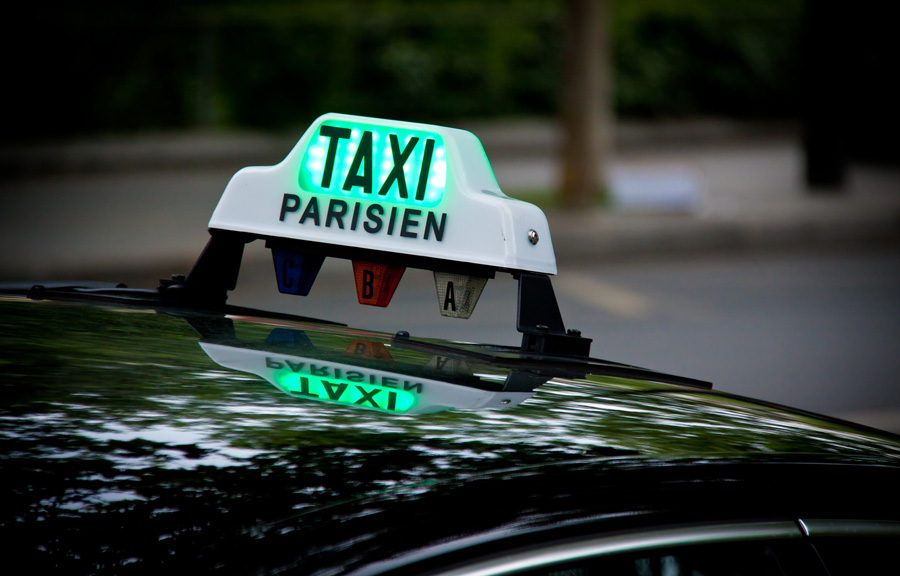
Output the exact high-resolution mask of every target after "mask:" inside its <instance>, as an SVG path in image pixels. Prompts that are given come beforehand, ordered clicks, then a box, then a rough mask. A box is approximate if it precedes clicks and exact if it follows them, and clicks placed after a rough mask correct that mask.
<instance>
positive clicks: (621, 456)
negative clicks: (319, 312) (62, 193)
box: [0, 298, 900, 573]
mask: <svg viewBox="0 0 900 576" xmlns="http://www.w3.org/2000/svg"><path fill="white" fill-rule="evenodd" d="M0 340H2V342H0V350H2V352H0V361H2V366H3V389H4V397H5V402H4V408H3V415H2V425H0V432H2V442H3V444H4V447H3V450H0V453H2V456H0V461H2V462H3V465H2V468H3V469H2V470H0V475H2V477H3V478H4V484H5V488H6V493H7V494H8V495H10V496H9V497H8V498H7V502H6V503H5V504H4V512H3V531H4V532H6V536H9V537H10V538H13V539H14V540H16V541H22V542H24V543H26V544H30V545H34V544H35V542H40V541H41V540H42V539H43V538H44V536H43V535H44V534H47V533H50V534H53V535H55V536H54V537H55V538H57V540H58V542H63V543H64V546H62V549H63V551H61V552H58V554H62V555H63V556H64V558H63V557H60V556H57V557H56V558H55V559H54V561H59V562H61V565H66V566H74V567H81V568H90V569H102V568H115V569H118V568H122V567H123V566H127V565H128V564H127V562H126V563H124V564H123V562H125V561H126V560H127V559H128V558H131V557H134V558H136V559H140V560H136V561H135V562H138V563H139V564H141V565H143V566H145V567H146V566H149V565H153V566H158V565H159V562H160V561H161V559H162V558H165V557H167V556H166V555H167V554H170V553H172V552H173V551H174V552H178V551H181V552H182V558H184V555H185V554H186V555H187V556H189V557H190V558H193V559H194V560H192V561H191V562H196V564H197V566H198V567H202V568H206V569H209V568H212V567H216V566H218V565H219V564H223V563H224V564H223V565H226V564H230V565H231V567H234V566H235V563H236V562H237V563H238V564H237V565H239V566H240V565H242V564H240V562H244V561H246V562H248V563H249V564H247V566H248V567H249V566H251V565H255V564H254V562H256V563H258V562H260V561H261V560H260V558H259V555H260V554H271V562H272V563H271V566H280V567H283V566H294V567H302V570H303V571H304V572H309V573H311V572H313V570H311V569H309V568H311V567H315V569H316V570H320V569H321V570H322V571H323V573H330V572H340V571H342V570H344V569H348V568H352V567H354V566H358V565H361V564H362V563H363V562H369V561H372V560H374V559H384V558H388V557H391V556H393V555H396V554H399V553H402V552H404V551H408V550H411V549H415V548H418V547H421V546H426V545H429V544H434V543H437V542H441V541H444V540H446V539H448V538H451V537H460V536H463V535H471V534H484V533H496V532H497V531H500V532H504V533H505V532H517V531H521V530H522V529H524V527H530V528H533V527H541V526H543V527H546V526H551V525H555V523H558V522H562V521H565V522H571V521H575V520H578V519H579V518H581V521H583V519H584V518H583V517H584V516H589V517H596V518H603V517H607V516H610V517H619V516H621V515H623V514H625V515H626V516H628V517H635V515H637V516H640V515H641V514H644V513H651V512H652V513H662V512H664V510H665V509H667V508H669V509H681V508H683V507H684V505H685V504H686V503H685V502H681V503H678V500H679V499H680V498H684V497H685V496H684V494H681V492H683V491H688V489H689V488H690V487H691V486H694V485H698V484H702V485H705V486H707V488H706V490H707V491H706V492H705V494H708V497H709V498H713V499H717V501H718V502H719V503H721V502H722V501H723V499H728V498H731V497H733V496H735V493H733V492H732V490H736V488H735V487H736V486H739V485H740V486H745V487H747V486H754V487H755V488H753V492H754V493H755V494H757V496H756V497H752V498H751V497H748V496H747V493H749V492H747V493H741V495H740V498H743V499H744V502H743V503H742V504H740V505H738V504H736V503H735V502H732V503H731V504H729V506H730V509H731V510H732V511H734V510H735V507H738V508H743V509H744V512H743V513H745V514H750V513H751V510H750V508H753V507H754V506H757V505H758V504H759V502H760V501H764V500H765V499H764V498H762V497H761V496H759V495H760V494H764V493H765V494H769V495H770V496H771V494H772V493H773V491H774V492H779V491H780V494H781V496H779V497H778V498H774V499H773V498H769V499H768V500H767V501H768V502H769V506H770V509H771V510H775V509H776V508H777V507H776V506H775V505H774V502H776V501H778V502H782V503H784V502H785V501H786V500H787V496H788V495H793V498H794V499H793V500H792V502H794V505H795V506H796V507H799V508H802V507H803V506H807V508H809V509H811V508H810V507H811V506H812V503H811V501H810V500H809V495H808V490H806V491H805V490H804V489H803V485H804V483H805V482H808V481H809V480H810V478H811V477H820V476H821V472H820V471H819V469H818V467H821V466H826V467H829V470H833V471H834V472H833V473H832V476H831V480H829V482H832V483H833V482H835V481H836V479H838V478H843V479H848V478H856V480H855V481H854V482H856V483H859V482H862V481H867V482H870V483H872V484H871V485H872V486H874V487H875V489H873V492H872V493H873V494H874V493H877V488H878V486H879V485H882V484H883V485H887V484H889V483H890V482H893V481H895V480H896V474H897V470H898V469H900V466H898V464H900V442H898V441H897V439H896V437H893V436H891V435H888V434H882V433H878V432H877V431H873V430H867V429H861V428H858V427H854V426H852V425H849V424H846V423H841V422H837V421H834V420H830V419H825V418H821V417H817V416H815V415H811V414H806V413H800V412H796V411H791V410H789V409H787V408H783V407H776V406H770V405H764V404H760V403H757V402H753V401H751V400H748V399H745V398H739V397H735V396H730V395H727V394H722V393H718V392H714V391H710V390H707V389H703V388H698V387H692V386H687V385H679V384H672V383H666V382H659V381H654V380H653V378H652V377H649V376H648V377H647V378H644V379H639V378H637V377H635V376H634V375H632V376H631V377H623V376H621V375H610V374H611V373H612V374H615V371H614V370H613V372H610V371H609V370H608V369H614V368H616V367H615V366H607V365H604V364H603V363H600V362H594V363H580V364H577V365H572V364H571V363H568V364H567V363H565V362H537V361H533V360H532V361H525V360H522V359H521V358H518V359H517V358H516V356H515V355H514V354H509V353H507V352H506V351H503V350H497V351H495V352H493V353H489V352H490V349H489V348H487V349H486V348H478V347H471V346H469V347H466V346H461V345H457V344H454V343H448V342H438V341H428V342H423V343H421V344H422V345H420V346H416V345H407V346H404V345H403V342H398V340H397V338H396V336H390V335H384V334H378V333H372V332H368V331H357V330H352V329H349V328H343V327H336V326H330V325H325V324H318V323H314V322H309V321H294V322H287V321H276V320H271V319H269V320H260V319H254V318H248V317H228V316H226V315H224V314H222V313H205V312H192V313H190V314H185V313H183V312H180V311H172V310H165V309H162V310H161V309H150V310H147V309H134V308H128V307H110V306H97V305H86V304H73V303H59V302H35V301H30V300H24V299H21V298H9V299H4V300H3V301H2V302H0ZM361 344H362V345H363V346H362V348H361V347H360V345H361ZM373 350H375V353H370V352H372V351H373ZM453 350H456V351H458V353H453V352H452V351H453ZM467 351H470V352H471V351H477V353H473V354H471V355H467V354H466V352H467ZM358 352H361V354H360V353H358ZM367 352H369V354H367ZM219 354H224V355H219ZM228 354H230V356H229V355H228ZM235 355H238V356H235ZM245 356H246V357H248V358H254V359H257V358H258V361H259V362H262V363H263V364H265V363H269V364H273V365H279V366H281V367H283V368H284V367H285V366H287V368H285V370H290V364H289V362H292V363H293V364H294V365H297V364H298V363H299V362H300V360H298V359H304V360H306V361H307V362H309V363H310V364H312V363H317V364H316V367H315V368H314V370H319V371H320V373H325V374H327V375H328V377H335V376H336V374H335V373H334V370H335V367H337V366H357V367H359V370H360V374H367V375H372V374H394V375H395V378H396V380H397V384H396V386H397V387H396V389H398V390H402V389H403V387H404V386H403V384H402V383H403V382H404V381H405V382H407V385H408V386H409V389H410V390H412V391H413V392H414V393H417V388H416V386H417V385H419V384H421V383H422V382H425V383H432V382H433V383H438V384H441V383H443V384H445V385H448V386H452V387H459V388H460V389H461V390H463V389H464V390H466V391H470V390H474V391H475V392H473V394H476V396H477V398H480V399H482V400H483V399H485V398H487V400H484V401H485V402H487V403H488V404H489V405H491V406H492V409H487V410H459V409H452V408H451V409H447V410H443V411H436V412H433V413H421V414H411V413H406V414H398V413H389V411H386V410H384V409H375V406H373V403H372V402H366V401H362V402H355V403H353V404H351V405H346V404H342V403H341V402H336V401H330V402H329V401H321V400H323V398H316V399H310V398H309V397H306V398H304V397H303V396H302V395H301V394H297V393H288V392H286V391H285V390H284V389H282V388H279V387H278V386H277V385H273V382H269V381H267V380H266V379H265V378H263V377H261V376H260V375H259V374H258V373H254V372H253V371H252V370H250V369H245V370H241V369H236V368H234V362H235V361H234V358H235V357H238V358H243V357H245ZM226 357H228V358H231V359H232V360H225V359H224V358H226ZM435 357H437V358H443V359H444V360H445V362H444V364H443V365H441V364H440V362H439V361H435V360H434V358H435ZM491 358H493V359H495V360H491ZM254 361H256V360H254ZM519 363H521V369H519V368H517V366H519V365H520V364H519ZM309 369H310V367H306V368H305V370H309ZM329 370H331V371H330V372H329ZM322 371H324V372H322ZM306 373H307V374H309V373H310V372H306ZM514 373H515V375H516V378H515V379H514V378H511V375H512V374H514ZM520 373H521V374H520ZM623 373H627V372H623ZM345 376H346V375H345ZM510 383H513V384H515V385H514V386H510ZM426 385H427V384H422V386H423V387H425V386H426ZM389 387H390V386H388V388H389ZM504 387H505V388H504ZM388 388H384V387H383V389H382V392H384V391H385V390H387V389H388ZM466 393H467V394H468V392H466ZM369 394H373V393H372V392H369ZM504 394H506V395H507V396H509V397H510V398H515V400H513V401H511V402H510V403H509V407H506V406H507V405H505V404H503V400H504V398H505V397H504ZM492 395H493V396H492ZM516 395H518V396H516ZM445 397H446V396H442V398H445ZM466 398H469V396H466ZM317 400H319V401H317ZM325 400H327V399H325ZM479 401H481V400H479ZM493 401H496V402H497V403H498V404H497V405H493V404H490V402H493ZM379 406H380V408H384V406H385V405H384V404H383V403H382V404H380V405H379ZM359 408H364V409H359ZM813 467H816V472H812V471H811V470H812V469H813ZM861 470H866V472H861ZM885 471H887V472H885ZM885 475H887V476H885ZM879 483H880V484H879ZM650 486H654V487H657V488H660V487H666V486H667V487H668V488H664V489H661V490H655V491H653V494H654V495H653V496H652V497H650V498H646V497H644V498H643V499H642V497H640V494H641V487H644V489H648V488H649V487H650ZM679 487H681V488H679ZM691 490H693V489H691ZM685 493H688V492H685ZM689 493H690V495H691V496H690V498H700V499H703V498H705V497H706V496H704V495H703V493H701V494H697V493H696V492H689ZM588 494H592V495H594V496H595V497H594V498H593V499H588V498H586V495H588ZM598 494H602V495H604V497H602V498H599V499H597V498H596V496H597V495H598ZM803 494H806V496H803ZM645 496H646V494H645ZM857 497H859V495H857ZM667 498H668V499H669V500H668V501H667V500H666V499H667ZM485 499H486V500H485ZM492 500H493V501H494V502H495V504H496V505H495V506H493V507H490V511H491V514H487V513H486V510H487V509H488V508H485V507H484V506H491V504H490V502H491V501H492ZM589 500H590V501H589ZM485 502H486V503H485ZM639 502H640V504H638V503H639ZM715 508H716V506H715V505H710V504H709V503H707V504H706V505H703V506H697V507H696V509H697V510H701V509H702V510H705V511H706V513H707V514H715V513H716V511H715ZM454 510H456V511H458V512H461V513H463V516H462V517H460V518H459V519H457V520H449V518H451V517H452V515H453V512H454ZM760 510H762V508H761V509H760ZM111 512H115V513H116V514H111ZM698 514H699V512H698ZM404 515H405V516H404ZM429 515H434V516H435V517H440V518H441V519H442V520H441V522H442V524H441V527H439V528H438V527H435V528H433V529H432V530H431V531H429V530H427V529H425V528H422V526H427V518H428V517H429ZM86 518H90V519H91V525H92V526H96V527H97V528H98V530H94V531H92V533H93V535H91V536H88V535H86V534H82V533H81V532H80V531H79V530H80V526H83V522H84V520H85V519H86ZM136 519H139V520H140V525H141V528H140V529H139V530H137V531H136V532H135V528H134V524H135V522H134V520H136ZM404 523H405V524H406V528H403V529H398V531H390V530H388V529H387V526H395V527H396V526H398V525H401V524H404ZM417 526H418V527H419V528H417V529H414V528H415V527H417ZM48 531H49V532H48ZM89 539H99V542H101V543H102V546H99V547H98V546H96V545H95V544H97V542H94V541H92V540H89ZM229 542H230V543H233V545H235V546H237V545H241V546H249V545H250V544H249V543H253V544H252V546H253V548H252V550H253V554H255V555H257V558H256V559H255V560H254V559H251V558H243V557H242V556H241V555H240V554H239V553H237V552H236V551H235V549H234V548H232V546H231V545H229V544H228V543H229ZM287 543H289V544H290V549H289V550H288V551H285V550H284V548H283V546H282V545H283V544H287ZM85 550H91V551H92V552H91V553H90V554H86V553H85ZM79 551H80V552H79ZM75 556H79V558H80V559H79V558H75ZM36 557H41V558H43V557H42V556H40V555H39V554H36ZM241 558H243V559H241ZM313 558H315V560H313ZM44 559H45V560H46V558H44ZM154 559H155V560H154ZM226 560H227V561H228V562H226ZM262 561H263V564H262V565H265V566H269V564H268V560H265V559H263V560H262ZM145 562H151V564H143V563H145ZM91 567H93V568H91ZM113 571H115V570H113Z"/></svg>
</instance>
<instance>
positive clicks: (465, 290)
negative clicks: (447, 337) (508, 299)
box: [434, 272, 488, 318]
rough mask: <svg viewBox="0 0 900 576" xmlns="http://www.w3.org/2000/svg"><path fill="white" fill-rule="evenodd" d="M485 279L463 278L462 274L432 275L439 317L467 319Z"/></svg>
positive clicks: (444, 273)
mask: <svg viewBox="0 0 900 576" xmlns="http://www.w3.org/2000/svg"><path fill="white" fill-rule="evenodd" d="M487 280H488V279H487V278H481V277H478V276H465V275H463V274H448V273H446V272H435V273H434V286H435V288H437V297H438V308H439V309H440V311H441V316H449V317H451V318H469V317H470V316H472V311H473V310H475V304H477V303H478V299H479V298H480V297H481V292H482V290H484V285H485V284H487Z"/></svg>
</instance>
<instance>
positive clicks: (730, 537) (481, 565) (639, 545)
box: [438, 520, 803, 576]
mask: <svg viewBox="0 0 900 576" xmlns="http://www.w3.org/2000/svg"><path fill="white" fill-rule="evenodd" d="M802 537H803V532H801V530H800V527H799V526H798V525H797V523H796V522H794V521H792V520H784V521H771V522H748V523H739V524H737V523H733V524H710V525H702V526H684V527H672V528H666V529H661V530H643V531H639V532H630V533H623V534H617V535H613V536H602V537H593V538H587V539H582V540H578V541H575V542H566V543H563V544H555V545H550V546H544V547H536V548H535V549H533V550H527V551H520V552H516V553H513V554H507V555H504V556H503V557H500V558H492V559H489V560H482V561H480V562H473V563H471V564H467V565H464V566H457V567H455V568H453V569H451V570H447V571H443V572H438V574H440V576H463V575H465V576H501V575H503V574H512V573H515V572H519V571H522V570H533V569H535V568H540V567H542V566H549V565H552V564H557V563H559V562H567V561H572V560H580V559H583V558H591V557H595V556H605V555H607V554H617V553H622V552H633V551H638V550H648V549H653V548H661V547H664V546H680V545H685V544H711V543H718V542H730V541H736V540H758V539H763V538H802Z"/></svg>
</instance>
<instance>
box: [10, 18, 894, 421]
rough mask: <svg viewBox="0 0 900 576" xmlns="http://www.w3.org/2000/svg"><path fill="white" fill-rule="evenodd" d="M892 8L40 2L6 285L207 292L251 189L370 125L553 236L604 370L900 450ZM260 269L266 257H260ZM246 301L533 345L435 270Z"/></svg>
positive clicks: (239, 298)
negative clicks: (429, 152) (321, 124)
mask: <svg viewBox="0 0 900 576" xmlns="http://www.w3.org/2000/svg"><path fill="white" fill-rule="evenodd" d="M891 27H892V21H891V20H890V19H889V18H887V17H886V14H884V9H883V8H881V7H880V5H879V4H878V3H876V2H874V1H873V0H862V1H860V2H855V3H852V5H851V4H843V5H838V4H837V3H824V2H815V1H812V0H809V1H807V2H804V1H801V0H731V1H726V0H629V1H625V0H618V1H616V0H600V1H591V0H570V1H564V0H521V1H497V2H474V1H468V0H442V1H436V0H434V1H432V0H420V1H415V2H401V1H388V0H385V1H377V2H363V1H349V0H329V1H318V0H312V1H307V2H297V3H289V2H250V1H225V2H208V1H178V2H173V1H168V2H154V3H144V4H136V3H127V2H112V1H99V2H90V3H87V4H84V3H59V4H53V3H50V4H47V3H41V4H37V3H32V4H31V5H27V6H18V7H16V8H15V9H14V11H13V12H12V13H11V14H10V17H9V18H8V19H7V22H6V28H7V30H6V33H5V34H4V35H3V36H2V39H0V43H2V49H3V53H4V55H5V58H4V71H5V75H6V78H7V80H6V82H5V86H6V88H5V89H4V102H5V110H6V117H5V120H4V123H3V126H4V127H3V130H2V131H0V134H2V136H0V138H2V140H0V168H2V174H0V242H2V248H3V249H2V253H0V279H3V280H10V279H15V280H23V279H24V280H32V279H33V280H35V281H37V280H46V279H60V278H70V279H74V278H78V279H100V280H112V281H125V282H126V283H128V284H129V285H133V286H141V287H152V286H154V285H155V282H156V279H157V278H163V277H167V276H168V275H169V274H171V273H179V272H180V273H184V272H186V271H187V270H188V269H189V268H190V265H191V263H192V262H193V260H194V258H196V256H197V255H198V254H199V252H200V250H201V249H202V247H203V245H204V243H205V242H206V239H207V237H208V234H207V231H206V222H207V221H208V218H209V216H210V214H211V213H212V210H213V208H214V207H215V204H216V202H217V200H218V197H219V195H220V194H221V192H222V190H223V189H224V187H225V185H226V184H227V182H228V179H229V178H230V176H231V175H232V174H233V173H234V172H235V171H236V170H237V169H239V168H241V167H243V166H246V165H253V164H259V165H267V164H274V163H277V162H278V161H280V160H281V159H282V158H283V157H284V156H285V155H286V154H287V152H288V151H289V150H290V148H291V147H292V146H293V144H294V143H295V142H296V141H297V139H299V137H300V136H301V135H302V133H303V131H304V130H305V129H306V127H307V126H308V125H309V124H310V123H311V121H312V120H313V119H314V118H316V117H317V116H319V115H320V114H322V113H325V112H332V111H334V112H343V113H350V114H360V115H369V116H378V117H385V118H395V119H403V120H408V121H415V122H431V123H437V124H442V125H448V126H454V127H460V128H465V129H469V130H471V131H473V132H474V133H475V134H476V135H477V136H478V137H479V138H480V139H481V141H482V143H483V144H484V146H485V149H486V151H487V154H488V157H489V158H490V160H491V162H492V164H493V167H494V170H495V173H496V176H497V179H498V182H499V184H500V186H501V188H502V189H503V190H504V191H505V192H506V193H507V194H509V195H511V196H515V197H518V198H522V199H525V200H529V201H532V202H535V203H537V204H539V205H540V206H541V207H542V208H543V209H544V210H545V211H546V212H547V214H548V218H549V220H550V225H551V230H552V231H553V233H554V237H553V241H554V246H555V248H556V253H557V258H558V260H559V264H560V275H559V276H558V278H556V279H555V280H554V285H555V286H556V290H557V297H558V298H559V300H560V306H561V308H562V311H563V317H564V319H565V320H566V321H567V323H568V325H571V327H576V328H580V329H581V330H582V331H583V332H584V334H585V335H586V336H588V337H592V338H594V345H593V349H592V353H593V355H595V356H598V357H602V358H608V359H613V360H617V361H623V362H631V363H635V364H639V365H644V366H648V367H651V368H655V369H658V370H662V371H668V372H674V373H681V374H685V375H688V376H695V377H698V378H705V379H709V380H712V381H713V382H714V383H715V385H716V387H717V388H718V389H721V390H727V391H732V392H736V393H740V394H746V395H751V396H755V397H762V398H765V399H768V400H772V401H776V402H784V403H788V404H792V405H795V406H801V407H804V408H808V409H811V410H816V411H821V412H826V413H829V414H832V415H838V416H841V417H846V418H849V419H853V420H856V421H860V422H864V423H868V424H871V425H875V426H878V427H882V428H886V429H891V430H895V431H900V386H898V385H897V382H898V378H897V375H898V374H900V306H898V304H900V249H898V238H900V146H898V145H897V143H896V141H897V137H898V134H900V111H898V107H897V105H896V101H897V92H896V88H895V87H894V84H893V81H891V80H890V78H892V77H893V76H894V75H895V73H896V70H897V65H898V62H900V58H898V56H900V54H898V52H900V49H898V45H897V43H896V42H895V41H894V39H893V37H892V30H891ZM257 244H258V243H257ZM271 268H272V265H271V263H270V260H269V256H268V254H267V253H266V251H265V249H264V248H263V247H262V246H255V245H250V246H248V248H247V251H246V253H245V260H244V269H243V272H242V276H241V280H240V281H239V284H238V290H237V291H236V292H235V293H234V295H233V296H232V298H231V300H230V301H231V302H233V303H237V304H244V305H253V306H258V307H261V308H267V309H276V310H281V311H286V312H292V313H297V314H307V315H313V316H320V317H326V318H330V319H337V320H342V321H347V322H350V323H352V324H354V325H357V326H361V327H366V328H374V329H380V330H386V331H393V330H397V329H406V330H409V331H410V332H411V333H412V334H413V335H416V334H418V335H422V336H443V337H450V338H460V339H468V340H478V341H493V342H499V343H510V344H515V343H516V342H517V341H518V338H519V336H518V334H517V333H516V332H515V325H514V321H515V320H514V318H515V283H514V282H513V281H512V279H509V278H500V277H498V279H497V280H494V281H493V282H491V283H489V284H488V287H487V289H486V290H485V293H484V295H483V297H482V301H481V302H480V304H479V306H478V307H477V308H476V310H475V314H474V316H473V318H472V319H471V320H469V321H458V320H451V319H444V318H442V317H440V316H439V315H438V313H437V310H436V305H435V302H436V298H435V296H434V288H433V287H432V280H431V277H430V274H428V273H425V272H422V271H416V270H408V271H407V273H406V276H405V278H404V281H403V282H402V283H401V285H400V289H399V290H398V292H397V294H396V295H395V298H394V302H393V304H392V305H391V307H389V308H388V309H386V310H381V309H369V308H368V307H361V306H359V305H357V304H356V303H355V294H354V292H353V285H352V275H351V273H350V265H349V263H347V262H345V261H336V262H332V261H328V262H326V267H325V268H324V270H323V272H322V274H321V276H320V278H319V280H318V281H317V285H316V286H315V287H314V288H313V292H312V294H311V295H310V296H309V297H308V298H306V299H304V298H299V297H290V296H282V295H279V294H277V291H276V288H275V285H274V284H275V283H274V276H273V275H272V270H271Z"/></svg>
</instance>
